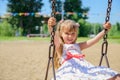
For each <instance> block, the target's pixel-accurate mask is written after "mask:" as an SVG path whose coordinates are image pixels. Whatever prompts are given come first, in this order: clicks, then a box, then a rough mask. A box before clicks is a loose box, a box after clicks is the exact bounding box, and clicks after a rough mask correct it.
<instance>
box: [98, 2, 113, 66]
mask: <svg viewBox="0 0 120 80" xmlns="http://www.w3.org/2000/svg"><path fill="white" fill-rule="evenodd" d="M111 6H112V0H108V8H107V13H106V18H105V23H106V22H108V21H109V20H110V12H111ZM107 48H108V41H107V29H105V35H104V36H103V43H102V50H101V54H102V55H101V60H100V63H99V66H101V64H102V60H103V57H104V56H105V59H106V63H107V67H110V65H109V61H108V58H107Z"/></svg>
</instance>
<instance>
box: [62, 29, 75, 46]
mask: <svg viewBox="0 0 120 80" xmlns="http://www.w3.org/2000/svg"><path fill="white" fill-rule="evenodd" d="M61 36H62V38H63V41H64V43H65V44H73V43H75V41H76V38H77V32H75V31H65V30H64V31H63V32H62V34H61Z"/></svg>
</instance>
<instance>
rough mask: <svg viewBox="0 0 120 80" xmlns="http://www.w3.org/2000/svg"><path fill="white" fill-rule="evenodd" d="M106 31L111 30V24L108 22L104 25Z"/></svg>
mask: <svg viewBox="0 0 120 80" xmlns="http://www.w3.org/2000/svg"><path fill="white" fill-rule="evenodd" d="M103 27H104V29H107V30H109V29H110V28H111V24H110V22H106V23H105V24H104V25H103Z"/></svg>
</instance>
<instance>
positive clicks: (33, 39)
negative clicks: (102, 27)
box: [0, 36, 120, 44]
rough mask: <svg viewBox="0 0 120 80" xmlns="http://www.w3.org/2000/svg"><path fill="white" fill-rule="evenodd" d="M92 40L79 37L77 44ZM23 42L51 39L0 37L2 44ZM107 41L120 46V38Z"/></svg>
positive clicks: (48, 38)
mask: <svg viewBox="0 0 120 80" xmlns="http://www.w3.org/2000/svg"><path fill="white" fill-rule="evenodd" d="M89 39H90V38H88V37H79V38H78V39H77V42H82V41H86V40H89ZM21 40H28V41H50V37H30V38H28V37H1V36H0V42H1V41H21ZM107 41H108V42H109V43H119V44H120V39H118V38H114V39H113V38H108V39H107ZM101 42H103V40H101V41H100V43H101Z"/></svg>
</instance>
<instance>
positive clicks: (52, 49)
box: [45, 0, 56, 80]
mask: <svg viewBox="0 0 120 80" xmlns="http://www.w3.org/2000/svg"><path fill="white" fill-rule="evenodd" d="M51 3H52V12H51V16H52V17H55V3H56V0H51ZM54 36H55V26H53V27H52V31H51V41H50V45H49V57H48V58H49V60H48V65H47V70H46V76H45V80H47V77H48V71H49V66H50V61H52V69H53V76H54V80H56V77H55V68H54V54H55V44H54Z"/></svg>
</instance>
